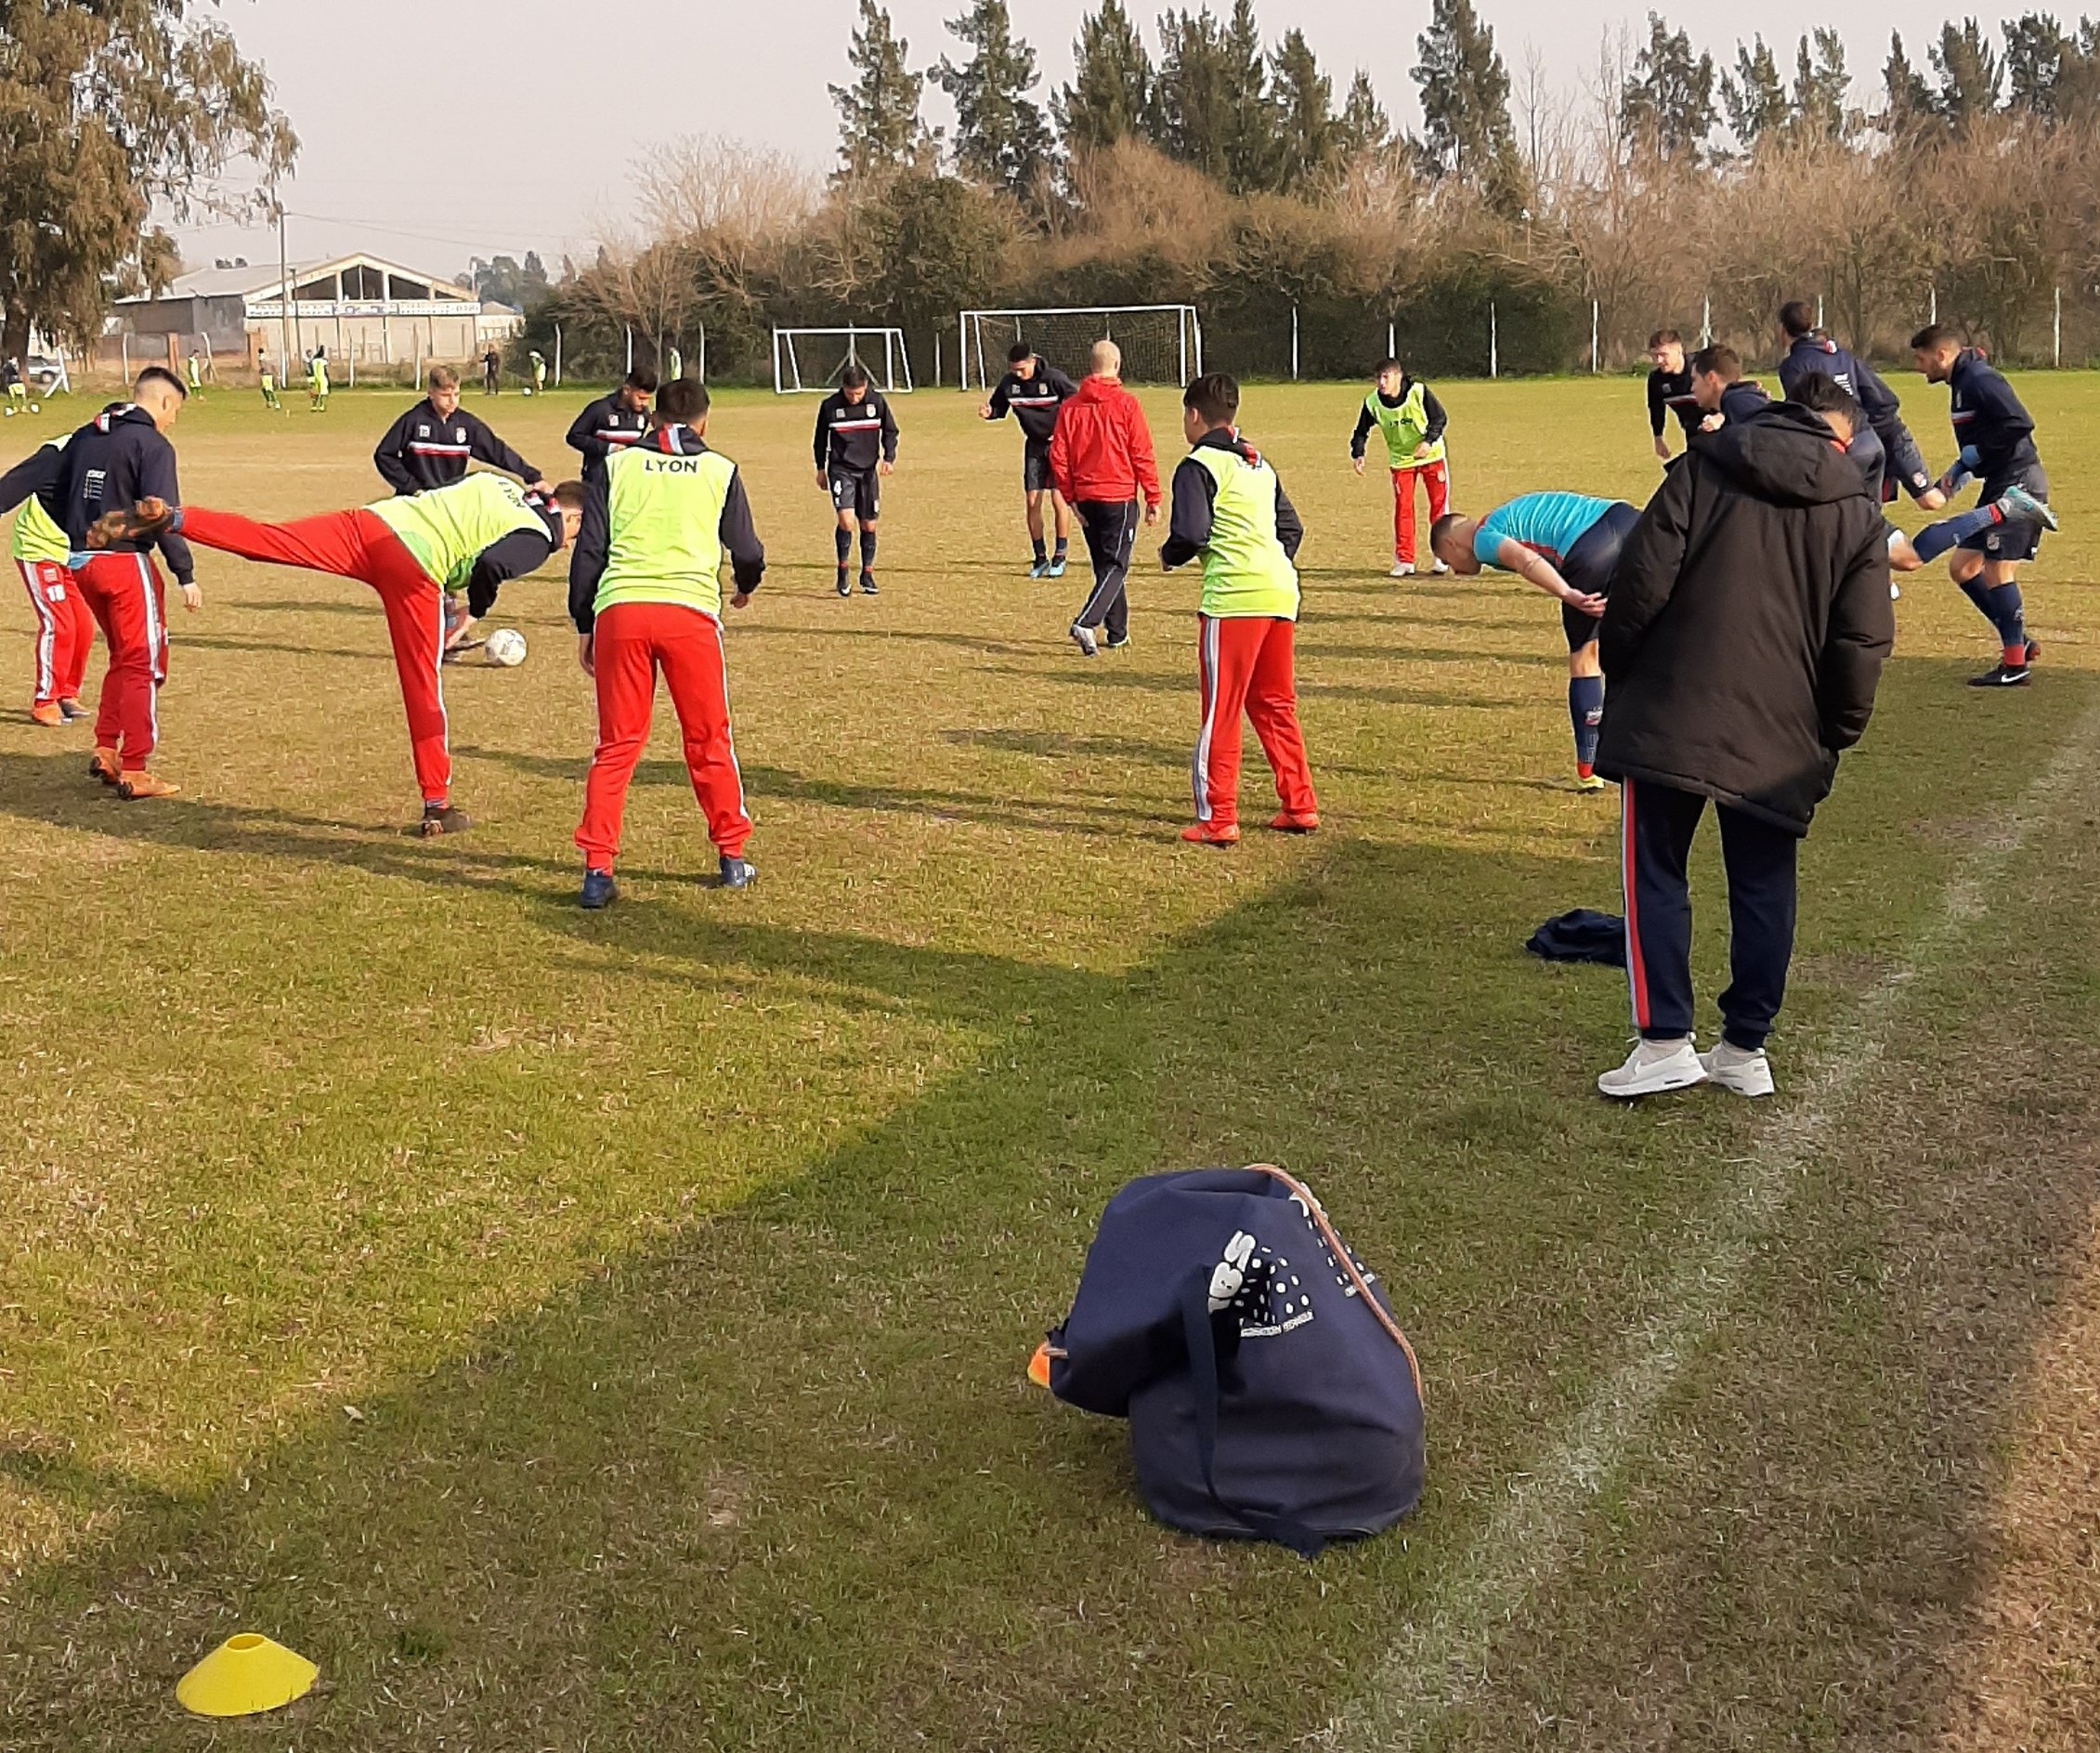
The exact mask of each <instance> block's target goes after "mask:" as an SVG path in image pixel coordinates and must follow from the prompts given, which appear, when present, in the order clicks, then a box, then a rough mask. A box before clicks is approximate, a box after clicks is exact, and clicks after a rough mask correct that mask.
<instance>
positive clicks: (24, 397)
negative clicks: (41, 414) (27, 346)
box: [0, 360, 29, 419]
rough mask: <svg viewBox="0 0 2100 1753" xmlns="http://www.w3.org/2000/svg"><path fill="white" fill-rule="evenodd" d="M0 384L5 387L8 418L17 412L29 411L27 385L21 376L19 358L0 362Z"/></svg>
mask: <svg viewBox="0 0 2100 1753" xmlns="http://www.w3.org/2000/svg"><path fill="white" fill-rule="evenodd" d="M0 384H5V385H6V386H7V416H8V418H9V419H12V418H13V417H14V416H15V415H16V414H19V413H27V412H29V385H28V383H27V382H26V381H25V380H24V379H23V377H22V362H21V360H7V362H6V363H4V364H0Z"/></svg>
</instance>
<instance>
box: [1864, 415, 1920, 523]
mask: <svg viewBox="0 0 2100 1753" xmlns="http://www.w3.org/2000/svg"><path fill="white" fill-rule="evenodd" d="M1875 436H1876V437H1878V438H1880V439H1881V444H1882V449H1883V450H1885V451H1887V452H1888V461H1887V462H1886V463H1885V464H1884V465H1883V468H1882V475H1881V498H1882V504H1888V503H1889V502H1890V501H1891V500H1893V499H1894V498H1895V497H1896V490H1897V489H1898V488H1899V487H1900V488H1901V489H1902V490H1903V491H1905V492H1906V493H1908V494H1910V495H1911V498H1912V499H1923V498H1924V496H1925V495H1926V494H1927V493H1928V492H1930V491H1932V471H1931V470H1929V469H1928V468H1926V467H1925V459H1924V456H1923V454H1921V453H1920V451H1919V450H1918V441H1917V439H1915V438H1912V437H1911V428H1910V427H1909V426H1906V425H1902V424H1901V423H1900V422H1898V424H1897V425H1894V426H1891V427H1890V428H1889V429H1888V430H1887V431H1886V432H1881V433H1877V434H1876V435H1875Z"/></svg>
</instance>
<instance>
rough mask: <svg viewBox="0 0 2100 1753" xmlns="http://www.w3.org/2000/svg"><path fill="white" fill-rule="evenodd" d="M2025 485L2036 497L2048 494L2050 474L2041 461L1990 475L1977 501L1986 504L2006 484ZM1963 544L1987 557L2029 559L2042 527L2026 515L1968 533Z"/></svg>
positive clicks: (2036, 549) (2035, 551)
mask: <svg viewBox="0 0 2100 1753" xmlns="http://www.w3.org/2000/svg"><path fill="white" fill-rule="evenodd" d="M2013 486H2019V487H2024V488H2026V489H2027V490H2028V492H2030V493H2032V494H2033V495H2034V496H2035V497H2036V498H2037V499H2040V500H2043V501H2046V500H2047V499H2048V497H2049V477H2048V476H2046V475H2044V474H2043V473H2042V472H2041V464H2039V463H2030V464H2028V465H2027V466H2026V467H2025V468H2012V469H2007V470H2006V471H2005V472H2004V473H2003V474H2002V475H1993V476H1991V477H1990V478H1989V480H1987V481H1985V482H1984V484H1983V491H1981V492H1979V493H1978V494H1977V495H1976V504H1979V505H1988V504H1990V502H1991V501H1992V500H1994V499H1996V498H1997V497H1998V496H1999V494H2001V493H2002V492H2003V491H2005V490H2006V489H2007V488H2008V487H2013ZM1962 546H1963V548H1964V549H1966V550H1967V551H1968V552H1969V553H1971V554H1980V555H1982V556H1983V557H1984V558H1985V559H1986V560H2006V561H2015V560H2031V559H2033V558H2034V556H2036V554H2038V553H2039V552H2041V525H2040V524H2038V523H2030V522H2028V520H2027V519H2026V518H2025V517H2020V518H2015V520H2014V521H2013V522H2011V523H1997V524H1992V525H1991V526H1990V528H1989V529H1988V530H1984V531H1983V532H1982V534H1980V535H1974V536H1971V537H1970V538H1969V539H1968V540H1967V541H1966V542H1964V543H1962Z"/></svg>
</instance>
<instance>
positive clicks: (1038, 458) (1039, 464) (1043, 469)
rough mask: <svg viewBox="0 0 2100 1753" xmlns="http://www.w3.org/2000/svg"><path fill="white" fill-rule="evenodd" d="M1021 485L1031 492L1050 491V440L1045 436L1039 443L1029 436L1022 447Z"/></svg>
mask: <svg viewBox="0 0 2100 1753" xmlns="http://www.w3.org/2000/svg"><path fill="white" fill-rule="evenodd" d="M1021 485H1022V488H1023V490H1024V491H1026V492H1031V493H1047V492H1048V491H1050V441H1049V440H1048V439H1047V438H1046V439H1045V440H1044V441H1043V442H1042V443H1040V444H1037V442H1036V441H1035V439H1033V438H1031V439H1029V440H1028V442H1027V443H1026V444H1025V445H1024V446H1023V447H1022V451H1021Z"/></svg>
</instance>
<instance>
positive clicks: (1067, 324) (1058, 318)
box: [957, 305, 1203, 389]
mask: <svg viewBox="0 0 2100 1753" xmlns="http://www.w3.org/2000/svg"><path fill="white" fill-rule="evenodd" d="M957 339H958V340H959V342H960V344H961V347H962V386H963V387H964V388H965V389H989V388H990V387H991V386H993V385H994V384H996V383H998V381H999V379H1000V377H1001V376H1002V375H1004V374H1005V372H1006V356H1007V352H1008V349H1010V348H1011V347H1014V346H1016V345H1026V346H1028V347H1033V348H1034V349H1035V350H1036V352H1037V354H1039V355H1040V356H1041V357H1042V358H1044V359H1046V360H1049V361H1050V363H1051V364H1052V365H1054V366H1056V367H1057V368H1058V369H1059V370H1060V371H1063V372H1064V373H1067V374H1068V375H1070V376H1073V377H1084V376H1085V375H1086V374H1087V355H1088V353H1089V351H1090V350H1091V348H1092V347H1093V345H1094V343H1095V342H1096V341H1114V342H1115V344H1116V346H1118V347H1121V348H1122V349H1123V375H1124V377H1125V378H1126V379H1127V380H1128V381H1129V382H1131V383H1137V384H1185V383H1187V382H1188V381H1189V379H1191V378H1192V377H1194V376H1196V375H1197V374H1199V373H1201V372H1202V370H1203V325H1202V323H1200V322H1199V321H1196V311H1195V307H1194V306H1193V305H1103V306H1094V307H1075V308H1069V309H1058V310H965V311H964V312H963V313H962V315H961V319H960V321H959V326H958V331H957Z"/></svg>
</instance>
